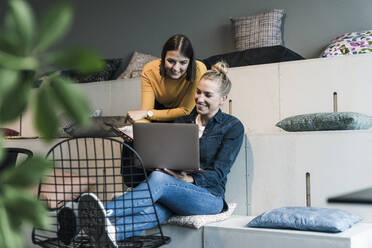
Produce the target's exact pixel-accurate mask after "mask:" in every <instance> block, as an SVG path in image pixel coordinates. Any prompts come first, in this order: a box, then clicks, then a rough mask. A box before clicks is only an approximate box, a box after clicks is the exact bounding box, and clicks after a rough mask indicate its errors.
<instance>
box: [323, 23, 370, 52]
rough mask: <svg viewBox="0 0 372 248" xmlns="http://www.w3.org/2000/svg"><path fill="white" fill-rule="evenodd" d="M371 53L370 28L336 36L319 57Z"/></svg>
mask: <svg viewBox="0 0 372 248" xmlns="http://www.w3.org/2000/svg"><path fill="white" fill-rule="evenodd" d="M364 53H372V30H368V31H364V32H352V33H347V34H344V35H341V36H338V37H337V38H335V39H334V40H332V41H331V42H330V44H329V45H328V47H327V48H326V49H325V50H324V51H323V53H322V54H321V57H323V58H326V57H333V56H340V55H354V54H364Z"/></svg>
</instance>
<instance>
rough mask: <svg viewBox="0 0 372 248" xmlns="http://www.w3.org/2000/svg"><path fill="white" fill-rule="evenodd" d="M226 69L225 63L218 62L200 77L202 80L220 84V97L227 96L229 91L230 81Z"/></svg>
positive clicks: (227, 66)
mask: <svg viewBox="0 0 372 248" xmlns="http://www.w3.org/2000/svg"><path fill="white" fill-rule="evenodd" d="M228 68H229V65H228V64H227V63H226V62H224V61H220V62H217V63H216V64H214V65H213V66H212V68H211V69H210V70H208V71H207V72H206V73H204V75H203V76H202V77H201V78H202V79H208V80H211V81H215V82H218V83H219V84H220V90H219V92H220V94H221V96H227V95H228V94H229V92H230V89H231V81H230V79H229V78H228V77H227V70H228Z"/></svg>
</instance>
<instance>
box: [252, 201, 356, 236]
mask: <svg viewBox="0 0 372 248" xmlns="http://www.w3.org/2000/svg"><path fill="white" fill-rule="evenodd" d="M361 220H362V218H360V217H359V216H357V215H354V214H352V213H350V212H348V211H344V210H340V209H331V208H315V207H283V208H277V209H274V210H271V211H267V212H265V213H263V214H261V215H259V216H257V217H256V218H254V219H253V220H252V221H251V222H249V223H248V225H247V226H248V227H261V228H279V229H295V230H303V231H317V232H331V233H336V232H343V231H345V230H346V229H349V228H350V227H352V225H354V224H355V223H357V222H360V221H361Z"/></svg>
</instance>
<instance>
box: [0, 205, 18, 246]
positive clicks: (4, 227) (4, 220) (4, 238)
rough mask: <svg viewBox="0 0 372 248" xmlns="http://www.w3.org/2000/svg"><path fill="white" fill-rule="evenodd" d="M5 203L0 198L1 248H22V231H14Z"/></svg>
mask: <svg viewBox="0 0 372 248" xmlns="http://www.w3.org/2000/svg"><path fill="white" fill-rule="evenodd" d="M3 202H4V200H3V199H2V198H0V247H2V248H22V247H23V242H22V235H21V230H14V227H13V225H12V222H11V219H10V217H9V216H8V214H7V212H6V208H5V206H4V203H3Z"/></svg>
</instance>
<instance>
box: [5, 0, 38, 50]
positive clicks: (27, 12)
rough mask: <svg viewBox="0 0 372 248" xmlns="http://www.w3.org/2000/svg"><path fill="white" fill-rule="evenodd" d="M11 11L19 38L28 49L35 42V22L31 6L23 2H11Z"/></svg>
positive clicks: (20, 0)
mask: <svg viewBox="0 0 372 248" xmlns="http://www.w3.org/2000/svg"><path fill="white" fill-rule="evenodd" d="M9 11H10V15H11V16H12V17H13V18H12V19H13V20H14V24H15V25H14V27H15V28H16V30H17V34H18V38H19V39H20V40H21V41H23V44H24V45H25V47H26V48H30V47H31V46H32V41H33V35H34V29H35V27H34V26H35V20H34V16H33V13H32V10H31V8H30V6H29V4H28V3H27V2H26V1H22V0H12V1H9Z"/></svg>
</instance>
